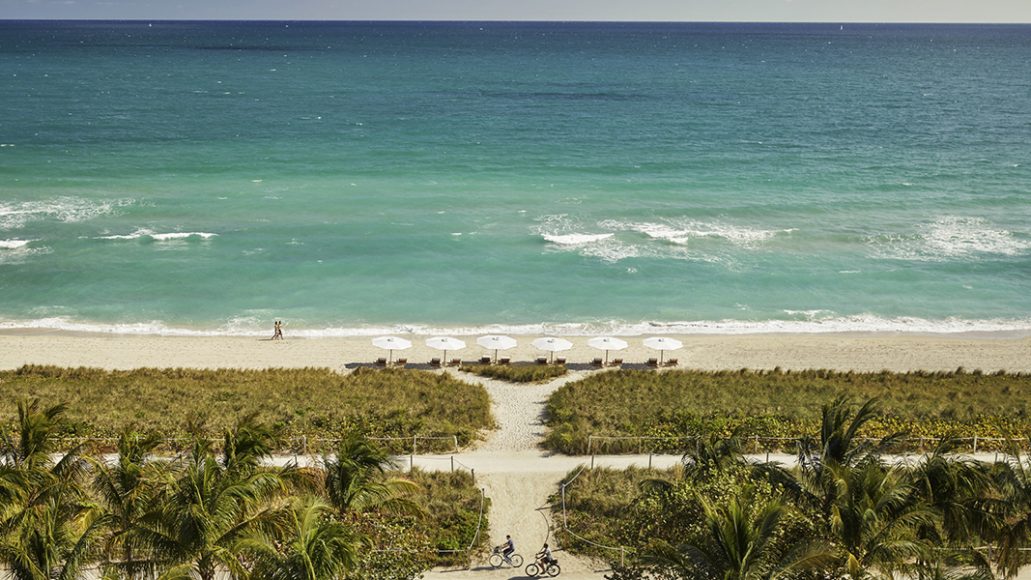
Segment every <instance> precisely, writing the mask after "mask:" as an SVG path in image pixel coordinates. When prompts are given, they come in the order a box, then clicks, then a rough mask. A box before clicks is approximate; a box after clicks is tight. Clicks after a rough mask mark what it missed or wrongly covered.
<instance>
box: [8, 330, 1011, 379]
mask: <svg viewBox="0 0 1031 580" xmlns="http://www.w3.org/2000/svg"><path fill="white" fill-rule="evenodd" d="M405 338H408V339H409V340H411V341H412V344H413V346H412V348H410V349H408V350H405V351H396V352H395V353H394V356H395V357H404V358H407V359H408V361H409V362H410V363H426V362H427V361H429V360H430V358H432V357H439V356H440V354H441V353H440V352H439V351H435V350H433V349H430V348H428V347H426V346H425V344H424V341H425V339H426V338H428V337H426V336H416V335H406V336H405ZM462 338H463V340H465V342H466V343H467V345H468V346H467V348H466V349H464V350H462V351H459V352H455V353H448V358H452V357H453V356H454V357H457V356H461V357H462V359H463V360H475V359H478V358H479V357H481V356H486V355H491V354H493V353H492V352H488V351H486V350H484V349H482V348H480V347H479V346H477V345H476V344H475V338H474V337H462ZM515 338H516V339H517V340H518V341H519V346H518V347H516V348H514V349H511V350H508V351H504V352H503V353H501V356H504V357H509V358H511V359H512V360H513V361H532V360H533V359H534V358H536V357H538V356H543V355H544V354H545V353H542V352H540V351H538V350H536V349H535V348H533V346H532V345H531V344H530V342H531V341H532V340H533V339H534V338H536V337H534V336H516V337H515ZM623 338H624V339H625V340H626V341H627V342H628V343H629V344H630V347H629V348H628V349H626V350H624V351H621V352H613V353H610V357H612V358H616V357H619V358H622V359H623V360H624V361H625V362H627V363H643V362H644V361H646V360H647V359H648V358H651V357H657V356H658V353H657V352H655V351H652V350H649V349H647V348H645V347H644V346H642V344H641V341H642V339H643V338H644V337H623ZM674 338H677V339H679V340H681V341H682V342H683V343H684V348H683V349H682V350H679V351H675V352H671V353H667V354H666V356H667V357H674V358H677V359H679V361H680V366H681V367H688V368H697V369H737V368H743V367H749V368H774V367H777V366H779V367H781V368H785V369H803V368H827V369H839V370H850V369H851V370H857V371H879V370H885V369H887V370H892V371H907V370H917V369H923V370H953V369H955V368H956V367H959V366H962V367H965V368H967V369H968V370H973V369H982V370H985V371H989V370H1008V371H1031V337H1029V336H1020V335H1017V336H1014V335H1012V334H1008V333H1007V334H979V335H965V334H958V335H952V334H859V333H856V334H830V333H828V334H751V335H684V336H675V337H674ZM569 339H570V340H571V341H572V342H573V345H574V346H573V349H572V350H570V351H567V352H565V353H560V354H564V355H565V358H566V359H568V361H569V362H571V363H587V362H589V361H590V360H591V359H593V358H595V357H600V356H603V353H602V352H601V351H598V350H595V349H593V348H590V347H588V346H587V337H580V336H577V337H569ZM381 356H386V351H383V350H380V349H378V348H376V347H374V346H372V344H371V340H370V337H345V338H337V337H334V338H292V337H291V336H290V335H289V331H287V336H286V340H283V341H270V340H262V339H258V338H253V337H237V336H216V337H181V336H152V335H144V336H140V335H116V334H73V333H67V332H47V331H15V330H8V331H4V332H0V368H3V369H12V368H17V367H19V366H21V365H24V364H49V365H60V366H90V367H101V368H106V369H129V368H138V367H190V368H269V367H294V368H296V367H328V368H332V369H338V370H346V369H347V368H348V365H353V364H356V363H370V362H372V361H374V360H375V359H376V358H378V357H381Z"/></svg>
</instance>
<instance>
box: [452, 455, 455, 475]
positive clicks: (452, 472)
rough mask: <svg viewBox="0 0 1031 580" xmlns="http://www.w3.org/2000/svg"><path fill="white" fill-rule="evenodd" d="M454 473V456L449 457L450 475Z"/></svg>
mask: <svg viewBox="0 0 1031 580" xmlns="http://www.w3.org/2000/svg"><path fill="white" fill-rule="evenodd" d="M454 472H455V456H454V455H452V456H451V473H454Z"/></svg>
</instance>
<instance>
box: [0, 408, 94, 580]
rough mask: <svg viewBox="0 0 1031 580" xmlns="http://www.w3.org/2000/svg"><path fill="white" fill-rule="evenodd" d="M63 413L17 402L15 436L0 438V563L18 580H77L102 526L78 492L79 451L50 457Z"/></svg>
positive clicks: (80, 482) (81, 477)
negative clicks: (56, 457) (0, 494)
mask: <svg viewBox="0 0 1031 580" xmlns="http://www.w3.org/2000/svg"><path fill="white" fill-rule="evenodd" d="M64 411H65V407H64V406H63V405H55V406H51V407H47V408H45V409H40V404H39V401H38V400H34V401H31V402H29V401H22V402H20V403H19V404H18V421H17V429H18V433H17V435H16V436H14V435H11V434H9V433H4V434H3V436H2V440H0V455H2V457H3V460H2V463H3V469H2V471H0V481H2V483H0V489H2V494H3V498H4V500H5V501H4V502H3V508H2V509H0V561H2V562H3V563H4V564H6V565H7V567H8V569H9V570H10V572H11V574H12V576H13V577H14V578H15V579H17V580H30V579H31V580H44V579H46V580H50V579H53V578H59V579H65V578H69V579H70V578H77V577H79V575H80V571H81V569H82V567H83V566H84V564H85V563H86V562H87V560H88V558H89V556H90V554H91V553H92V551H93V549H94V542H95V541H96V540H97V538H98V537H99V536H100V532H101V530H102V528H103V521H102V518H100V517H98V512H97V510H96V509H95V508H94V506H93V505H91V503H90V502H89V500H88V498H87V496H86V494H85V492H84V489H83V481H84V480H85V476H86V471H87V470H86V462H85V461H84V460H83V459H82V458H81V457H80V456H79V452H80V449H79V448H78V447H76V448H73V449H72V450H70V451H68V452H66V453H65V454H64V455H63V456H62V457H61V458H60V459H59V460H58V461H57V462H54V461H53V459H52V454H53V453H54V452H55V451H56V450H57V441H56V435H57V433H58V432H59V431H60V429H61V427H62V423H63V414H64Z"/></svg>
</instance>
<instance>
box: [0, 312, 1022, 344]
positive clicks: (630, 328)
mask: <svg viewBox="0 0 1031 580" xmlns="http://www.w3.org/2000/svg"><path fill="white" fill-rule="evenodd" d="M821 313H822V314H821ZM276 318H277V317H274V316H271V315H270V316H267V317H257V316H241V317H236V318H231V319H229V320H228V321H226V322H225V323H224V324H223V325H221V326H219V327H217V328H208V329H202V328H186V327H177V326H172V325H168V324H165V323H163V322H161V321H148V322H136V323H121V324H102V323H93V322H85V321H78V320H74V319H72V318H69V317H49V318H39V319H35V320H8V321H0V330H29V329H46V330H60V331H66V332H84V333H103V334H124V335H159V336H266V335H267V334H268V333H269V332H270V330H269V328H268V326H269V325H268V321H269V320H274V319H276ZM842 332H859V333H898V332H908V333H919V334H960V333H1006V334H1011V335H1018V336H1031V318H1025V319H986V320H967V319H958V318H946V319H938V320H932V319H925V318H915V317H897V318H885V317H881V316H877V315H872V314H860V315H854V316H839V315H836V314H834V313H831V312H829V311H800V312H799V313H798V314H797V315H795V316H793V319H791V320H765V321H744V320H729V319H727V320H698V321H680V322H649V321H643V322H626V321H621V320H610V321H596V322H590V323H539V324H510V325H500V324H493V325H478V326H459V327H441V326H433V325H421V324H396V325H368V326H353V327H347V326H340V327H319V328H315V327H305V325H304V324H303V323H294V324H292V325H291V327H290V331H289V334H290V336H291V337H297V338H323V337H353V336H359V337H361V336H367V337H372V336H380V335H384V334H412V335H427V336H428V335H458V336H476V335H484V334H511V335H558V336H598V335H618V336H644V335H653V334H689V335H690V334H695V335H704V334H721V335H722V334H778V333H780V334H817V333H842Z"/></svg>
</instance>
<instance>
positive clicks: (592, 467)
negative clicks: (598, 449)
mask: <svg viewBox="0 0 1031 580" xmlns="http://www.w3.org/2000/svg"><path fill="white" fill-rule="evenodd" d="M591 469H594V455H593V454H591Z"/></svg>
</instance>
